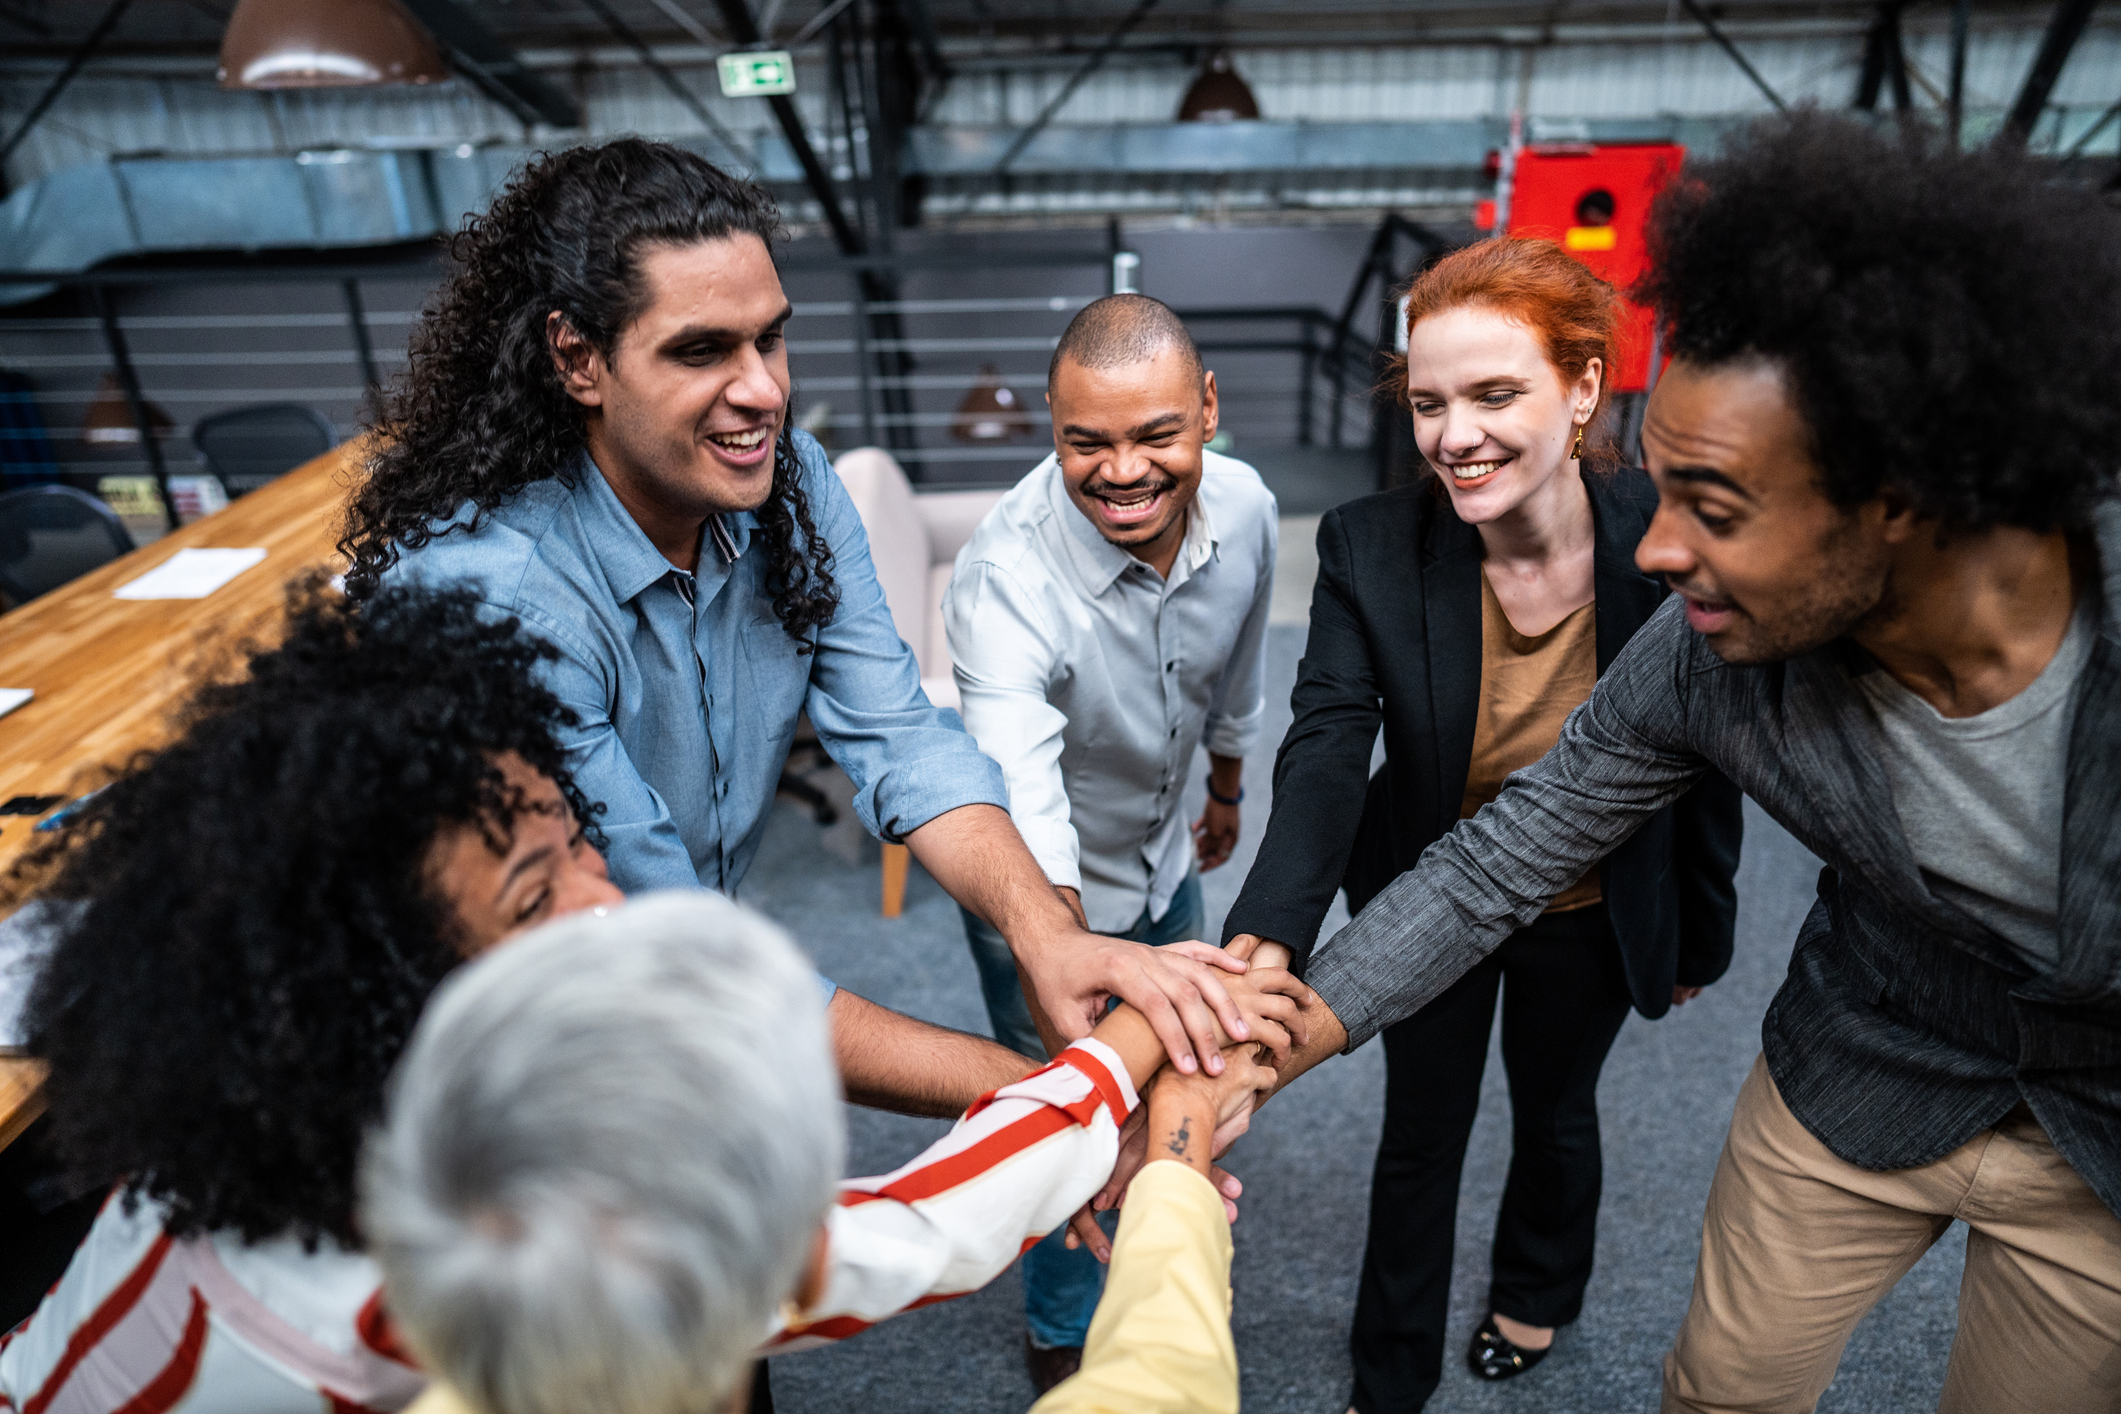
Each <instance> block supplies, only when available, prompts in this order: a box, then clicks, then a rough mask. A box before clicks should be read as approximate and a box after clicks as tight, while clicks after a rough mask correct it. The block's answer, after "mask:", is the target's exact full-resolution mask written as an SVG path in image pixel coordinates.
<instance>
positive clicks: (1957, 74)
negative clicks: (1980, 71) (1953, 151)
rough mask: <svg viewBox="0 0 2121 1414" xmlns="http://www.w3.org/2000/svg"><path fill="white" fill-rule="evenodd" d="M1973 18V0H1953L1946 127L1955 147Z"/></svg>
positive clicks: (1963, 94)
mask: <svg viewBox="0 0 2121 1414" xmlns="http://www.w3.org/2000/svg"><path fill="white" fill-rule="evenodd" d="M1972 18H1973V4H1972V0H1952V77H1951V84H1950V87H1949V88H1947V89H1946V90H1945V99H1944V127H1945V131H1946V132H1948V133H1950V134H1951V138H1952V146H1953V147H1957V146H1959V127H1960V119H1961V116H1962V115H1963V114H1964V113H1965V111H1966V31H1967V26H1968V24H1969V23H1970V22H1971V20H1972Z"/></svg>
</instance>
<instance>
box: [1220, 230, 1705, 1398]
mask: <svg viewBox="0 0 2121 1414" xmlns="http://www.w3.org/2000/svg"><path fill="white" fill-rule="evenodd" d="M1615 316H1616V311H1615V306H1614V297H1613V293H1612V291H1611V289H1610V288H1609V287H1607V286H1606V285H1605V284H1604V283H1602V282H1601V281H1599V280H1598V279H1597V278H1595V277H1594V276H1593V275H1591V273H1590V272H1589V271H1588V270H1586V269H1585V268H1584V267H1583V266H1582V265H1580V264H1578V263H1577V262H1576V261H1575V260H1573V259H1571V258H1570V257H1569V256H1568V255H1567V254H1566V253H1565V252H1564V251H1563V250H1562V249H1561V248H1560V247H1559V246H1557V245H1555V244H1554V243H1553V242H1551V241H1531V240H1495V241H1486V242H1483V243H1481V244H1479V245H1476V246H1472V247H1469V248H1467V249H1465V250H1461V251H1458V252H1456V253H1454V254H1452V255H1450V256H1448V257H1446V258H1445V259H1444V260H1442V261H1440V262H1438V263H1437V264H1436V265H1435V266H1434V267H1432V268H1431V269H1430V270H1429V271H1427V272H1426V273H1425V274H1423V275H1422V276H1421V277H1420V278H1419V279H1418V280H1416V281H1415V283H1414V285H1413V287H1412V289H1411V291H1410V294H1409V303H1408V311H1407V320H1408V337H1407V363H1406V370H1405V371H1406V386H1405V397H1406V403H1407V406H1408V407H1409V409H1410V410H1411V411H1412V413H1413V417H1414V435H1415V441H1416V443H1417V445H1418V446H1419V447H1420V449H1421V454H1422V456H1423V457H1424V458H1425V459H1426V460H1427V462H1428V466H1429V468H1430V470H1431V471H1432V472H1433V476H1432V477H1430V478H1425V482H1426V484H1422V485H1416V486H1409V487H1404V488H1401V489H1399V490H1396V491H1388V492H1385V493H1384V494H1382V495H1377V496H1368V497H1365V498H1363V499H1361V500H1358V501H1353V502H1350V503H1349V504H1347V505H1344V506H1341V507H1340V508H1339V509H1337V510H1335V511H1333V512H1331V513H1330V514H1328V515H1327V516H1326V517H1325V518H1324V520H1323V521H1322V522H1321V524H1320V525H1319V529H1318V558H1319V572H1318V583H1317V586H1316V588H1315V590H1314V591H1313V596H1312V600H1311V635H1310V640H1309V642H1308V644H1307V645H1306V647H1305V651H1304V658H1303V663H1302V666H1301V667H1300V668H1299V669H1298V672H1297V682H1296V689H1295V692H1294V694H1293V697H1292V707H1293V709H1294V712H1295V721H1294V723H1293V724H1292V725H1291V726H1290V728H1289V735H1288V737H1287V739H1286V740H1285V741H1283V743H1282V747H1281V754H1280V756H1279V757H1278V758H1277V760H1276V762H1275V766H1274V808H1273V815H1272V818H1271V819H1270V820H1269V822H1268V825H1267V833H1266V838H1265V840H1264V841H1263V842H1262V843H1261V845H1260V850H1259V861H1258V863H1257V864H1255V865H1254V866H1253V868H1252V872H1251V875H1250V877H1248V878H1247V879H1246V880H1245V887H1244V891H1243V893H1242V894H1241V895H1240V896H1239V898H1238V900H1237V903H1236V905H1235V906H1234V907H1233V908H1232V909H1231V910H1230V914H1229V921H1228V923H1227V924H1226V925H1225V938H1226V940H1230V939H1239V938H1242V939H1244V940H1245V945H1246V946H1251V945H1253V940H1262V941H1264V942H1269V943H1278V944H1281V945H1282V946H1284V947H1286V948H1288V949H1289V950H1290V952H1291V953H1292V954H1293V957H1294V960H1295V963H1296V965H1297V966H1299V967H1300V966H1301V965H1302V963H1303V962H1304V961H1305V960H1306V959H1307V958H1308V955H1309V953H1310V951H1311V947H1312V944H1313V942H1314V941H1315V940H1316V938H1317V935H1318V929H1319V924H1320V922H1321V921H1322V920H1323V918H1324V917H1325V913H1326V909H1327V906H1328V905H1329V904H1330V903H1331V902H1332V897H1333V892H1334V890H1335V888H1336V887H1345V888H1346V889H1347V892H1348V906H1349V908H1350V910H1351V911H1360V910H1361V909H1362V907H1363V905H1364V904H1366V903H1367V902H1368V901H1369V900H1370V898H1371V897H1372V896H1373V895H1375V894H1376V893H1377V892H1378V891H1379V890H1380V889H1382V888H1383V887H1384V886H1385V885H1386V884H1388V883H1390V882H1391V881H1392V879H1393V878H1394V877H1395V876H1396V875H1397V874H1398V873H1399V872H1400V871H1401V870H1404V869H1406V868H1408V867H1410V866H1411V865H1412V864H1413V863H1414V861H1415V860H1416V859H1417V858H1418V857H1419V856H1420V854H1421V852H1422V850H1423V849H1425V848H1426V847H1427V846H1428V845H1429V844H1430V842H1432V841H1433V840H1435V839H1436V838H1437V837H1438V836H1439V835H1441V834H1443V833H1444V832H1445V831H1447V830H1449V829H1450V828H1451V826H1452V825H1453V824H1454V823H1455V822H1456V821H1458V820H1460V819H1462V818H1464V817H1466V816H1469V815H1471V814H1473V813H1474V812H1475V811H1477V810H1479V809H1480V807H1481V806H1483V805H1485V804H1486V803H1487V802H1488V801H1490V800H1492V799H1494V798H1495V796H1496V794H1497V793H1498V792H1499V791H1500V790H1501V788H1502V782H1503V778H1504V777H1505V776H1507V775H1509V774H1510V772H1512V771H1514V770H1517V769H1518V768H1519V767H1522V766H1528V765H1530V764H1531V763H1532V762H1534V761H1536V760H1538V759H1539V758H1540V757H1541V756H1543V755H1545V754H1546V752H1547V750H1548V749H1549V748H1551V747H1552V746H1553V745H1554V742H1555V740H1556V738H1557V737H1558V736H1559V735H1560V731H1561V724H1562V719H1563V718H1565V717H1566V716H1567V715H1568V714H1569V712H1570V711H1571V710H1573V709H1574V708H1575V707H1576V706H1577V704H1578V703H1580V702H1582V701H1583V700H1584V699H1585V698H1586V697H1587V696H1589V695H1590V691H1591V686H1592V684H1593V683H1594V682H1595V681H1596V680H1597V677H1598V674H1599V673H1600V672H1602V671H1604V669H1605V667H1606V665H1607V664H1609V663H1610V662H1612V660H1613V657H1614V655H1615V654H1617V653H1618V652H1619V651H1620V650H1621V648H1622V646H1623V645H1625V644H1626V642H1627V641H1628V639H1629V638H1630V637H1631V636H1632V635H1633V634H1634V633H1635V631H1636V630H1637V629H1638V628H1640V627H1641V626H1642V624H1643V622H1644V621H1645V620H1646V619H1648V618H1649V616H1650V614H1651V612H1652V611H1653V610H1655V609H1656V607H1657V606H1658V604H1659V603H1660V602H1661V601H1662V600H1663V598H1664V596H1665V593H1666V590H1665V588H1664V586H1663V585H1662V584H1660V583H1658V582H1657V581H1655V580H1651V579H1647V578H1645V577H1644V576H1643V575H1641V574H1639V573H1638V572H1637V571H1636V569H1635V561H1634V555H1635V543H1636V541H1637V540H1639V539H1640V538H1641V537H1642V534H1643V532H1644V530H1645V529H1646V528H1647V527H1648V525H1649V519H1650V515H1651V513H1652V512H1653V511H1654V510H1655V509H1656V504H1657V496H1656V492H1655V491H1654V490H1653V489H1652V488H1651V486H1650V483H1649V478H1648V477H1646V476H1645V475H1643V473H1641V472H1640V471H1636V470H1632V469H1629V468H1626V467H1622V466H1619V465H1617V464H1610V458H1608V457H1605V456H1604V455H1603V443H1602V440H1601V427H1600V419H1601V414H1602V413H1603V412H1604V411H1605V409H1606V405H1607V400H1608V388H1609V376H1610V371H1611V370H1612V368H1613V356H1614V329H1615ZM1602 463H1605V464H1602ZM1380 727H1381V728H1382V729H1383V732H1384V744H1385V764H1384V766H1383V768H1382V769H1381V770H1379V771H1378V772H1377V774H1376V775H1375V776H1374V777H1369V769H1370V753H1371V749H1372V746H1373V744H1374V743H1375V742H1376V740H1377V734H1378V731H1379V728H1380ZM1366 777H1369V779H1368V785H1367V788H1366V787H1365V784H1364V782H1365V778H1366ZM1358 798H1360V799H1362V801H1363V804H1362V807H1361V810H1360V813H1359V815H1358V812H1357V810H1356V808H1355V805H1354V802H1355V801H1356V800H1357V799H1358ZM1739 831H1740V816H1739V800H1738V794H1737V792H1736V791H1735V790H1734V789H1732V787H1731V786H1730V785H1729V784H1728V783H1727V782H1725V781H1723V780H1722V779H1721V778H1720V777H1714V776H1711V777H1710V778H1709V779H1708V780H1706V781H1704V782H1703V783H1702V784H1701V785H1698V786H1696V787H1695V789H1694V790H1693V791H1692V792H1691V793H1690V794H1689V795H1687V796H1686V797H1684V798H1683V799H1681V800H1680V801H1679V802H1678V803H1677V804H1675V805H1673V806H1671V807H1669V808H1668V809H1666V810H1665V811H1663V812H1660V813H1659V814H1658V815H1657V816H1655V817H1653V818H1652V819H1651V820H1650V821H1649V822H1648V823H1647V824H1645V825H1644V826H1643V827H1642V829H1640V830H1639V831H1637V832H1636V833H1635V835H1634V836H1632V837H1631V838H1630V839H1628V840H1627V841H1626V842H1625V843H1623V844H1621V845H1620V846H1619V847H1618V848H1616V849H1615V850H1614V851H1613V852H1612V853H1611V854H1610V855H1608V856H1607V857H1606V860H1605V862H1604V864H1603V865H1601V866H1600V867H1599V868H1598V869H1597V870H1595V871H1593V872H1592V873H1590V874H1588V875H1586V876H1584V878H1583V879H1582V880H1581V881H1580V882H1579V883H1577V884H1576V885H1575V886H1574V887H1573V888H1571V889H1569V890H1568V891H1567V892H1565V893H1564V894H1562V895H1561V896H1560V897H1558V898H1556V899H1555V900H1554V901H1553V903H1552V904H1551V905H1549V907H1548V908H1547V911H1546V912H1545V913H1544V914H1543V915H1541V916H1540V917H1539V918H1538V919H1537V920H1536V921H1534V922H1533V923H1531V924H1530V925H1528V926H1527V927H1525V928H1523V929H1520V930H1519V931H1518V932H1517V933H1516V934H1514V935H1513V936H1512V937H1511V938H1510V939H1509V940H1508V941H1507V942H1505V943H1504V944H1503V945H1502V947H1501V948H1499V949H1497V950H1496V951H1495V952H1494V953H1493V954H1492V955H1491V956H1489V957H1488V958H1487V959H1486V960H1485V961H1484V962H1482V963H1481V964H1480V965H1479V966H1477V967H1475V968H1474V969H1473V970H1472V971H1471V972H1468V973H1467V974H1466V975H1465V976H1464V978H1462V979H1461V980H1460V981H1459V982H1458V983H1457V984H1456V985H1455V986H1453V987H1452V988H1451V989H1450V990H1449V991H1447V992H1445V993H1444V994H1443V995H1442V996H1440V997H1438V998H1437V999H1436V1001H1434V1002H1433V1003H1431V1004H1430V1005H1429V1006H1428V1007H1426V1008H1424V1009H1423V1010H1422V1011H1420V1012H1418V1013H1417V1014H1415V1015H1414V1016H1411V1017H1409V1018H1407V1019H1406V1020H1405V1021H1402V1022H1400V1023H1399V1024H1398V1025H1396V1026H1392V1027H1389V1028H1387V1030H1386V1031H1385V1033H1384V1042H1385V1065H1386V1082H1385V1083H1386V1089H1385V1122H1384V1136H1383V1140H1382V1142H1381V1143H1380V1144H1379V1146H1378V1153H1377V1167H1376V1172H1375V1177H1374V1180H1373V1186H1372V1189H1371V1195H1370V1233H1369V1246H1368V1250H1367V1252H1366V1253H1365V1255H1364V1258H1363V1271H1362V1285H1361V1289H1360V1293H1359V1295H1358V1297H1357V1301H1356V1308H1355V1328H1354V1331H1353V1333H1352V1336H1351V1338H1350V1343H1351V1346H1352V1350H1353V1355H1354V1365H1355V1387H1354V1396H1353V1401H1352V1402H1353V1405H1354V1408H1355V1409H1356V1410H1358V1411H1360V1414H1384V1412H1385V1411H1393V1412H1394V1414H1397V1411H1411V1410H1416V1409H1419V1408H1421V1406H1422V1404H1423V1403H1424V1402H1425V1401H1426V1400H1427V1399H1428V1397H1429V1395H1430V1393H1431V1392H1432V1391H1434V1390H1435V1388H1436V1384H1437V1381H1438V1379H1439V1378H1440V1377H1441V1374H1442V1368H1443V1350H1444V1341H1445V1331H1444V1321H1445V1316H1446V1312H1447V1309H1448V1306H1449V1298H1450V1289H1451V1248H1452V1238H1453V1234H1454V1231H1455V1228H1456V1215H1457V1205H1458V1185H1459V1171H1460V1169H1461V1168H1462V1167H1463V1165H1464V1162H1465V1151H1466V1139H1467V1136H1468V1134H1469V1133H1470V1132H1471V1130H1472V1126H1473V1118H1474V1115H1475V1113H1476V1112H1477V1110H1478V1109H1479V1105H1480V1076H1481V1070H1482V1068H1483V1066H1484V1064H1485V1062H1486V1059H1487V1049H1488V1034H1489V1029H1490V1026H1491V1025H1492V1023H1493V1019H1494V1014H1495V1001H1496V994H1497V992H1498V991H1500V992H1501V993H1502V996H1503V1002H1502V1054H1503V1064H1504V1067H1505V1069H1506V1070H1507V1071H1508V1074H1509V1082H1510V1108H1511V1115H1512V1120H1513V1135H1514V1149H1513V1151H1512V1155H1511V1159H1510V1174H1509V1180H1508V1184H1507V1186H1506V1187H1505V1189H1504V1191H1503V1198H1502V1211H1501V1213H1500V1215H1499V1217H1498V1219H1497V1221H1496V1226H1495V1248H1494V1270H1493V1280H1492V1285H1491V1287H1490V1292H1489V1298H1488V1311H1489V1315H1488V1318H1487V1319H1485V1320H1483V1321H1482V1322H1481V1323H1480V1327H1479V1329H1478V1331H1477V1332H1476V1333H1475V1335H1474V1338H1473V1344H1472V1349H1471V1351H1470V1352H1469V1354H1468V1360H1469V1362H1470V1363H1471V1365H1472V1367H1473V1370H1474V1372H1475V1373H1476V1374H1478V1375H1480V1376H1481V1377H1483V1378H1485V1379H1491V1380H1497V1379H1507V1378H1509V1377H1511V1376H1513V1375H1516V1374H1520V1373H1522V1372H1523V1371H1525V1370H1528V1369H1530V1368H1531V1367H1532V1366H1533V1365H1535V1364H1537V1363H1538V1362H1539V1361H1540V1360H1541V1359H1543V1358H1545V1354H1546V1351H1547V1350H1548V1348H1549V1347H1550V1346H1551V1344H1552V1342H1553V1338H1554V1328H1555V1327H1556V1326H1561V1325H1566V1324H1568V1323H1569V1322H1570V1321H1573V1320H1574V1319H1576V1316H1577V1314H1578V1312H1579V1311H1580V1310H1581V1308H1582V1304H1583V1292H1584V1286H1585V1283H1586V1282H1587V1281H1588V1280H1589V1278H1590V1274H1591V1254H1592V1248H1593V1245H1594V1241H1595V1237H1596V1230H1597V1219H1598V1195H1599V1179H1600V1155H1599V1140H1598V1109H1597V1096H1596V1092H1597V1086H1598V1072H1599V1068H1600V1067H1601V1066H1602V1065H1603V1064H1604V1063H1605V1057H1606V1052H1607V1051H1608V1050H1609V1049H1611V1047H1612V1044H1613V1039H1614V1037H1615V1036H1617V1035H1618V1034H1619V1031H1620V1025H1621V1023H1622V1021H1624V1020H1625V1019H1626V1017H1627V1013H1628V1008H1629V1006H1630V1005H1633V1006H1634V1008H1635V1009H1636V1010H1638V1011H1640V1012H1641V1013H1642V1014H1643V1015H1644V1016H1646V1017H1652V1018H1654V1017H1658V1016H1662V1015H1663V1014H1664V1013H1665V1012H1666V1011H1667V1010H1668V1009H1669V1008H1670V1007H1672V1006H1673V1005H1675V1004H1677V1003H1680V1002H1683V1001H1685V1000H1686V999H1687V998H1689V997H1691V996H1693V995H1694V994H1695V993H1697V992H1698V991H1700V989H1701V988H1702V987H1703V986H1705V985H1707V984H1708V983H1710V982H1713V981H1715V980H1716V979H1717V978H1718V977H1720V976H1721V975H1722V974H1723V970H1724V968H1725V967H1726V966H1727V965H1728V964H1729V961H1730V956H1731V922H1732V916H1733V912H1734V907H1735V897H1734V894H1733V891H1732V887H1731V875H1732V872H1733V870H1734V869H1735V868H1736V867H1737V863H1738V843H1739ZM1505 984H1506V985H1505Z"/></svg>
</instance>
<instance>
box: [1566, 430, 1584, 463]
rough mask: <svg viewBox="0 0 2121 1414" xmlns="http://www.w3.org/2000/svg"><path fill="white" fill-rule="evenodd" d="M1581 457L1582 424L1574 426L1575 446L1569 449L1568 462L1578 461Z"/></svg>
mask: <svg viewBox="0 0 2121 1414" xmlns="http://www.w3.org/2000/svg"><path fill="white" fill-rule="evenodd" d="M1582 457H1583V424H1582V423H1580V422H1579V423H1577V424H1576V445H1575V446H1573V447H1571V448H1569V460H1570V461H1580V460H1581V459H1582Z"/></svg>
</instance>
